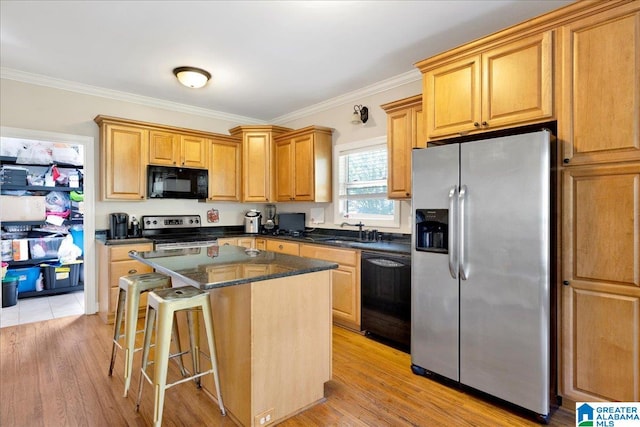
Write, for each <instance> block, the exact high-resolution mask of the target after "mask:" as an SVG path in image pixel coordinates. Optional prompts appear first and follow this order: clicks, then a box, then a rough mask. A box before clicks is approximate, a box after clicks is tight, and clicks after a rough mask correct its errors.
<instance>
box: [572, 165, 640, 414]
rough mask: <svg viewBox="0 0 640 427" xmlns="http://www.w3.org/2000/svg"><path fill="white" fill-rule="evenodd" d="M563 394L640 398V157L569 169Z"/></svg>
mask: <svg viewBox="0 0 640 427" xmlns="http://www.w3.org/2000/svg"><path fill="white" fill-rule="evenodd" d="M562 184H563V211H564V214H563V217H564V223H563V230H562V242H563V246H564V248H563V274H562V280H563V282H562V283H563V286H562V290H561V293H562V296H561V297H562V299H561V301H562V306H561V308H562V312H561V313H562V317H561V338H562V349H561V355H562V380H563V381H562V383H563V384H562V393H561V394H562V395H563V397H564V398H565V399H569V400H570V401H573V402H577V401H639V400H640V163H639V162H630V163H621V164H616V165H604V166H588V167H575V168H567V169H565V170H564V172H563V182H562Z"/></svg>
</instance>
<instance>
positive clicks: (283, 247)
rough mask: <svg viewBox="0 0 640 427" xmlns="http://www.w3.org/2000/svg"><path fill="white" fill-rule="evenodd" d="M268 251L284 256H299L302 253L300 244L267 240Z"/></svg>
mask: <svg viewBox="0 0 640 427" xmlns="http://www.w3.org/2000/svg"><path fill="white" fill-rule="evenodd" d="M267 250H268V251H271V252H280V253H282V254H289V255H298V254H299V253H300V245H299V244H298V243H292V242H284V241H282V240H267Z"/></svg>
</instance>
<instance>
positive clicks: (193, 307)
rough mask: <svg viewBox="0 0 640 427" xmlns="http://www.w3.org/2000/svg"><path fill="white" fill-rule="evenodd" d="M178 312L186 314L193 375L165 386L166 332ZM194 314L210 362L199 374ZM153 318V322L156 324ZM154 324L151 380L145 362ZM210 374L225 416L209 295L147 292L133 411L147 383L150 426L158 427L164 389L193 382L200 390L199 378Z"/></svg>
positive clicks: (187, 289) (186, 291)
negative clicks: (202, 330)
mask: <svg viewBox="0 0 640 427" xmlns="http://www.w3.org/2000/svg"><path fill="white" fill-rule="evenodd" d="M179 311H187V324H188V329H189V345H190V353H191V359H192V362H193V371H194V372H192V375H191V376H188V377H184V375H183V377H184V378H182V379H181V380H178V381H175V382H173V383H169V384H167V370H168V365H169V358H170V357H172V356H171V355H170V354H169V344H170V333H171V332H170V331H171V329H172V327H173V326H174V325H175V314H176V313H177V312H179ZM194 311H195V312H196V314H197V312H202V317H203V319H204V324H205V329H206V333H207V341H208V344H209V352H210V357H209V360H210V361H211V369H209V370H207V371H205V372H200V355H201V353H200V343H199V330H198V322H197V316H196V319H194V316H193V314H194ZM156 316H157V320H156ZM154 323H155V324H156V337H155V338H156V347H155V354H154V360H153V362H152V363H153V365H154V373H153V379H152V378H151V377H150V376H149V374H148V373H147V366H148V365H149V364H150V362H149V347H150V343H151V335H152V334H153V329H154ZM207 374H213V381H214V383H215V386H216V393H217V398H218V406H219V407H220V411H221V412H222V415H226V412H225V409H224V405H223V403H222V394H221V393H220V382H219V379H218V378H219V377H218V362H217V358H216V347H215V340H214V337H213V317H212V312H211V300H210V299H209V294H208V293H207V292H205V291H202V290H200V289H198V288H195V287H192V286H185V287H180V288H170V289H161V290H154V291H151V292H149V296H148V297H147V318H146V322H145V329H144V344H143V347H142V368H141V375H140V387H138V401H137V402H136V410H139V409H140V400H141V399H142V386H143V384H144V379H146V380H147V381H149V383H150V384H151V385H153V388H154V390H153V391H154V396H155V398H154V408H153V424H154V426H160V425H161V424H162V411H163V406H164V394H165V391H166V389H168V388H170V387H173V386H174V385H177V384H180V383H183V382H185V381H189V380H192V379H193V380H195V381H196V384H197V386H198V387H200V377H202V376H204V375H207Z"/></svg>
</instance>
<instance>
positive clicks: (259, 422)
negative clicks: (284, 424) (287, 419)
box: [253, 408, 273, 427]
mask: <svg viewBox="0 0 640 427" xmlns="http://www.w3.org/2000/svg"><path fill="white" fill-rule="evenodd" d="M272 423H273V408H271V409H267V410H266V411H264V412H262V413H260V414H258V415H256V416H255V418H254V423H253V424H254V425H256V426H260V427H262V426H268V425H270V424H272Z"/></svg>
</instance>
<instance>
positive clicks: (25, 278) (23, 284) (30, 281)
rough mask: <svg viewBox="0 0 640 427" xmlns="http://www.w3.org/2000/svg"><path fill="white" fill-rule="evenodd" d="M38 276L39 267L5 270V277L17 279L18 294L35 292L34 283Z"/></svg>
mask: <svg viewBox="0 0 640 427" xmlns="http://www.w3.org/2000/svg"><path fill="white" fill-rule="evenodd" d="M39 276H40V267H25V268H12V269H9V270H7V275H6V276H5V278H6V277H15V278H17V279H18V294H20V292H33V291H35V290H36V281H37V280H38V277H39Z"/></svg>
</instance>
